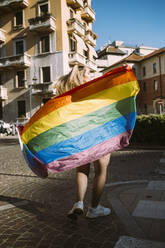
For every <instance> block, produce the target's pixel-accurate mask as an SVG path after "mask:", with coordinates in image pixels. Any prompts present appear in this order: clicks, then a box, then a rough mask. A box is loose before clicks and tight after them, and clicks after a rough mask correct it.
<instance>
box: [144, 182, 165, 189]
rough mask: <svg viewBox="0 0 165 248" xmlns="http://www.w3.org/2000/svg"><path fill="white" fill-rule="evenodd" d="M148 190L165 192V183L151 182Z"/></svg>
mask: <svg viewBox="0 0 165 248" xmlns="http://www.w3.org/2000/svg"><path fill="white" fill-rule="evenodd" d="M146 189H147V190H165V181H150V182H149V183H148V186H147V188H146Z"/></svg>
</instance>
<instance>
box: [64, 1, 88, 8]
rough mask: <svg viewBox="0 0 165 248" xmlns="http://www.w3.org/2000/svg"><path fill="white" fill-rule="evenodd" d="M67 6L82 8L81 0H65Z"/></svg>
mask: <svg viewBox="0 0 165 248" xmlns="http://www.w3.org/2000/svg"><path fill="white" fill-rule="evenodd" d="M66 2H67V4H68V6H70V7H72V8H73V9H79V8H83V6H84V5H83V0H66Z"/></svg>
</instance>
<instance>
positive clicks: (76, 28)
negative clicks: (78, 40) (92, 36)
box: [67, 18, 85, 36]
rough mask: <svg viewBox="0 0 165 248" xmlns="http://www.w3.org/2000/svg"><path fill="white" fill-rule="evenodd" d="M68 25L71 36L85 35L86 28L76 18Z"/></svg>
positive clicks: (68, 22) (69, 21)
mask: <svg viewBox="0 0 165 248" xmlns="http://www.w3.org/2000/svg"><path fill="white" fill-rule="evenodd" d="M67 25H68V33H69V34H71V33H73V32H75V33H77V34H78V35H80V36H84V35H85V26H84V25H82V24H81V22H79V21H78V20H77V19H76V18H72V19H69V20H68V21H67Z"/></svg>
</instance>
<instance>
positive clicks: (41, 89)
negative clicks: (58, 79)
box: [31, 82, 54, 96]
mask: <svg viewBox="0 0 165 248" xmlns="http://www.w3.org/2000/svg"><path fill="white" fill-rule="evenodd" d="M31 86H32V94H33V95H51V96H52V95H53V93H54V91H53V87H52V82H47V83H36V84H31Z"/></svg>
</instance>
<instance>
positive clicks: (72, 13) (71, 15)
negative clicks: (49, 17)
mask: <svg viewBox="0 0 165 248" xmlns="http://www.w3.org/2000/svg"><path fill="white" fill-rule="evenodd" d="M72 18H74V12H73V10H72V9H70V19H72Z"/></svg>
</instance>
